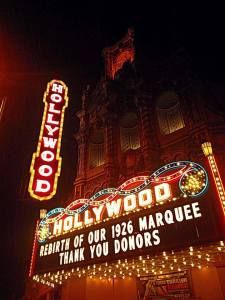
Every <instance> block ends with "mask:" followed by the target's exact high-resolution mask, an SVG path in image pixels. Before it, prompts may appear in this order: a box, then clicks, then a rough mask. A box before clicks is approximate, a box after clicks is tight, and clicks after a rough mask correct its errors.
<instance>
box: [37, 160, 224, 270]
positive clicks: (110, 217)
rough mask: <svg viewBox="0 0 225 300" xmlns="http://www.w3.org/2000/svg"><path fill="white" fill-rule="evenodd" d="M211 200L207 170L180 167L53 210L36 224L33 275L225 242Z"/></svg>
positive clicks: (173, 165) (163, 169) (183, 164)
mask: <svg viewBox="0 0 225 300" xmlns="http://www.w3.org/2000/svg"><path fill="white" fill-rule="evenodd" d="M206 192H207V193H206ZM213 197H214V195H213V193H212V189H211V188H209V186H208V175H207V173H206V171H205V169H204V168H203V167H202V166H200V165H199V164H196V163H194V162H187V161H180V162H173V163H170V164H168V165H166V166H163V167H161V168H160V169H158V170H157V171H156V172H154V173H153V174H152V175H150V176H147V175H146V176H137V177H134V178H131V179H129V180H127V181H126V182H124V183H123V184H122V185H120V186H119V187H118V188H109V189H104V190H102V191H99V192H97V193H96V194H95V195H93V196H92V197H91V198H90V199H78V200H75V201H74V202H72V203H71V204H70V205H69V206H68V207H66V208H56V209H53V210H51V211H50V212H49V213H48V214H47V215H46V217H45V218H44V219H43V220H42V221H41V222H40V224H39V229H38V231H37V238H38V240H39V243H38V244H37V248H36V262H35V263H34V265H35V268H34V273H44V272H49V271H56V270H61V269H66V268H68V269H70V268H73V267H83V266H87V265H93V264H95V263H98V262H99V263H102V262H110V261H113V260H116V259H122V258H132V257H136V256H139V255H145V254H155V253H158V252H159V251H165V250H171V249H177V248H180V247H186V246H190V245H197V244H199V243H204V242H209V241H218V240H220V239H223V238H224V227H223V225H224V223H223V221H221V218H220V217H221V215H220V213H219V211H218V210H217V209H216V208H215V201H213Z"/></svg>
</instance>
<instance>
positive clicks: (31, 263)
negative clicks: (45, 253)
mask: <svg viewBox="0 0 225 300" xmlns="http://www.w3.org/2000/svg"><path fill="white" fill-rule="evenodd" d="M38 224H39V221H37V223H36V229H35V235H34V243H33V249H32V255H31V261H30V269H29V277H31V276H32V275H33V268H34V261H35V255H36V249H37V230H38Z"/></svg>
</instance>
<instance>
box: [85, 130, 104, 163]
mask: <svg viewBox="0 0 225 300" xmlns="http://www.w3.org/2000/svg"><path fill="white" fill-rule="evenodd" d="M103 164H104V130H103V128H100V129H94V130H93V131H92V133H91V135H90V143H89V168H95V167H99V166H101V165H103Z"/></svg>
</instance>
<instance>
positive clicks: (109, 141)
mask: <svg viewBox="0 0 225 300" xmlns="http://www.w3.org/2000/svg"><path fill="white" fill-rule="evenodd" d="M104 125H105V130H104V154H105V167H104V169H105V177H106V181H107V185H108V186H113V185H114V184H115V160H114V143H115V140H114V138H113V135H114V132H113V116H112V115H111V114H106V115H105V120H104Z"/></svg>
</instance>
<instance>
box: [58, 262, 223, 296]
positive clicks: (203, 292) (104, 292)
mask: <svg viewBox="0 0 225 300" xmlns="http://www.w3.org/2000/svg"><path fill="white" fill-rule="evenodd" d="M191 279H192V289H193V298H192V299H199V300H224V299H225V267H224V266H223V267H213V266H212V267H208V268H205V267H203V268H202V269H196V268H194V269H192V271H191ZM61 299H62V300H74V299H76V300H105V299H107V300H139V299H138V292H137V284H136V278H126V279H114V280H112V279H110V280H108V279H102V280H100V279H90V278H83V279H80V280H68V281H67V282H66V283H64V284H63V287H62V298H61Z"/></svg>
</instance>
